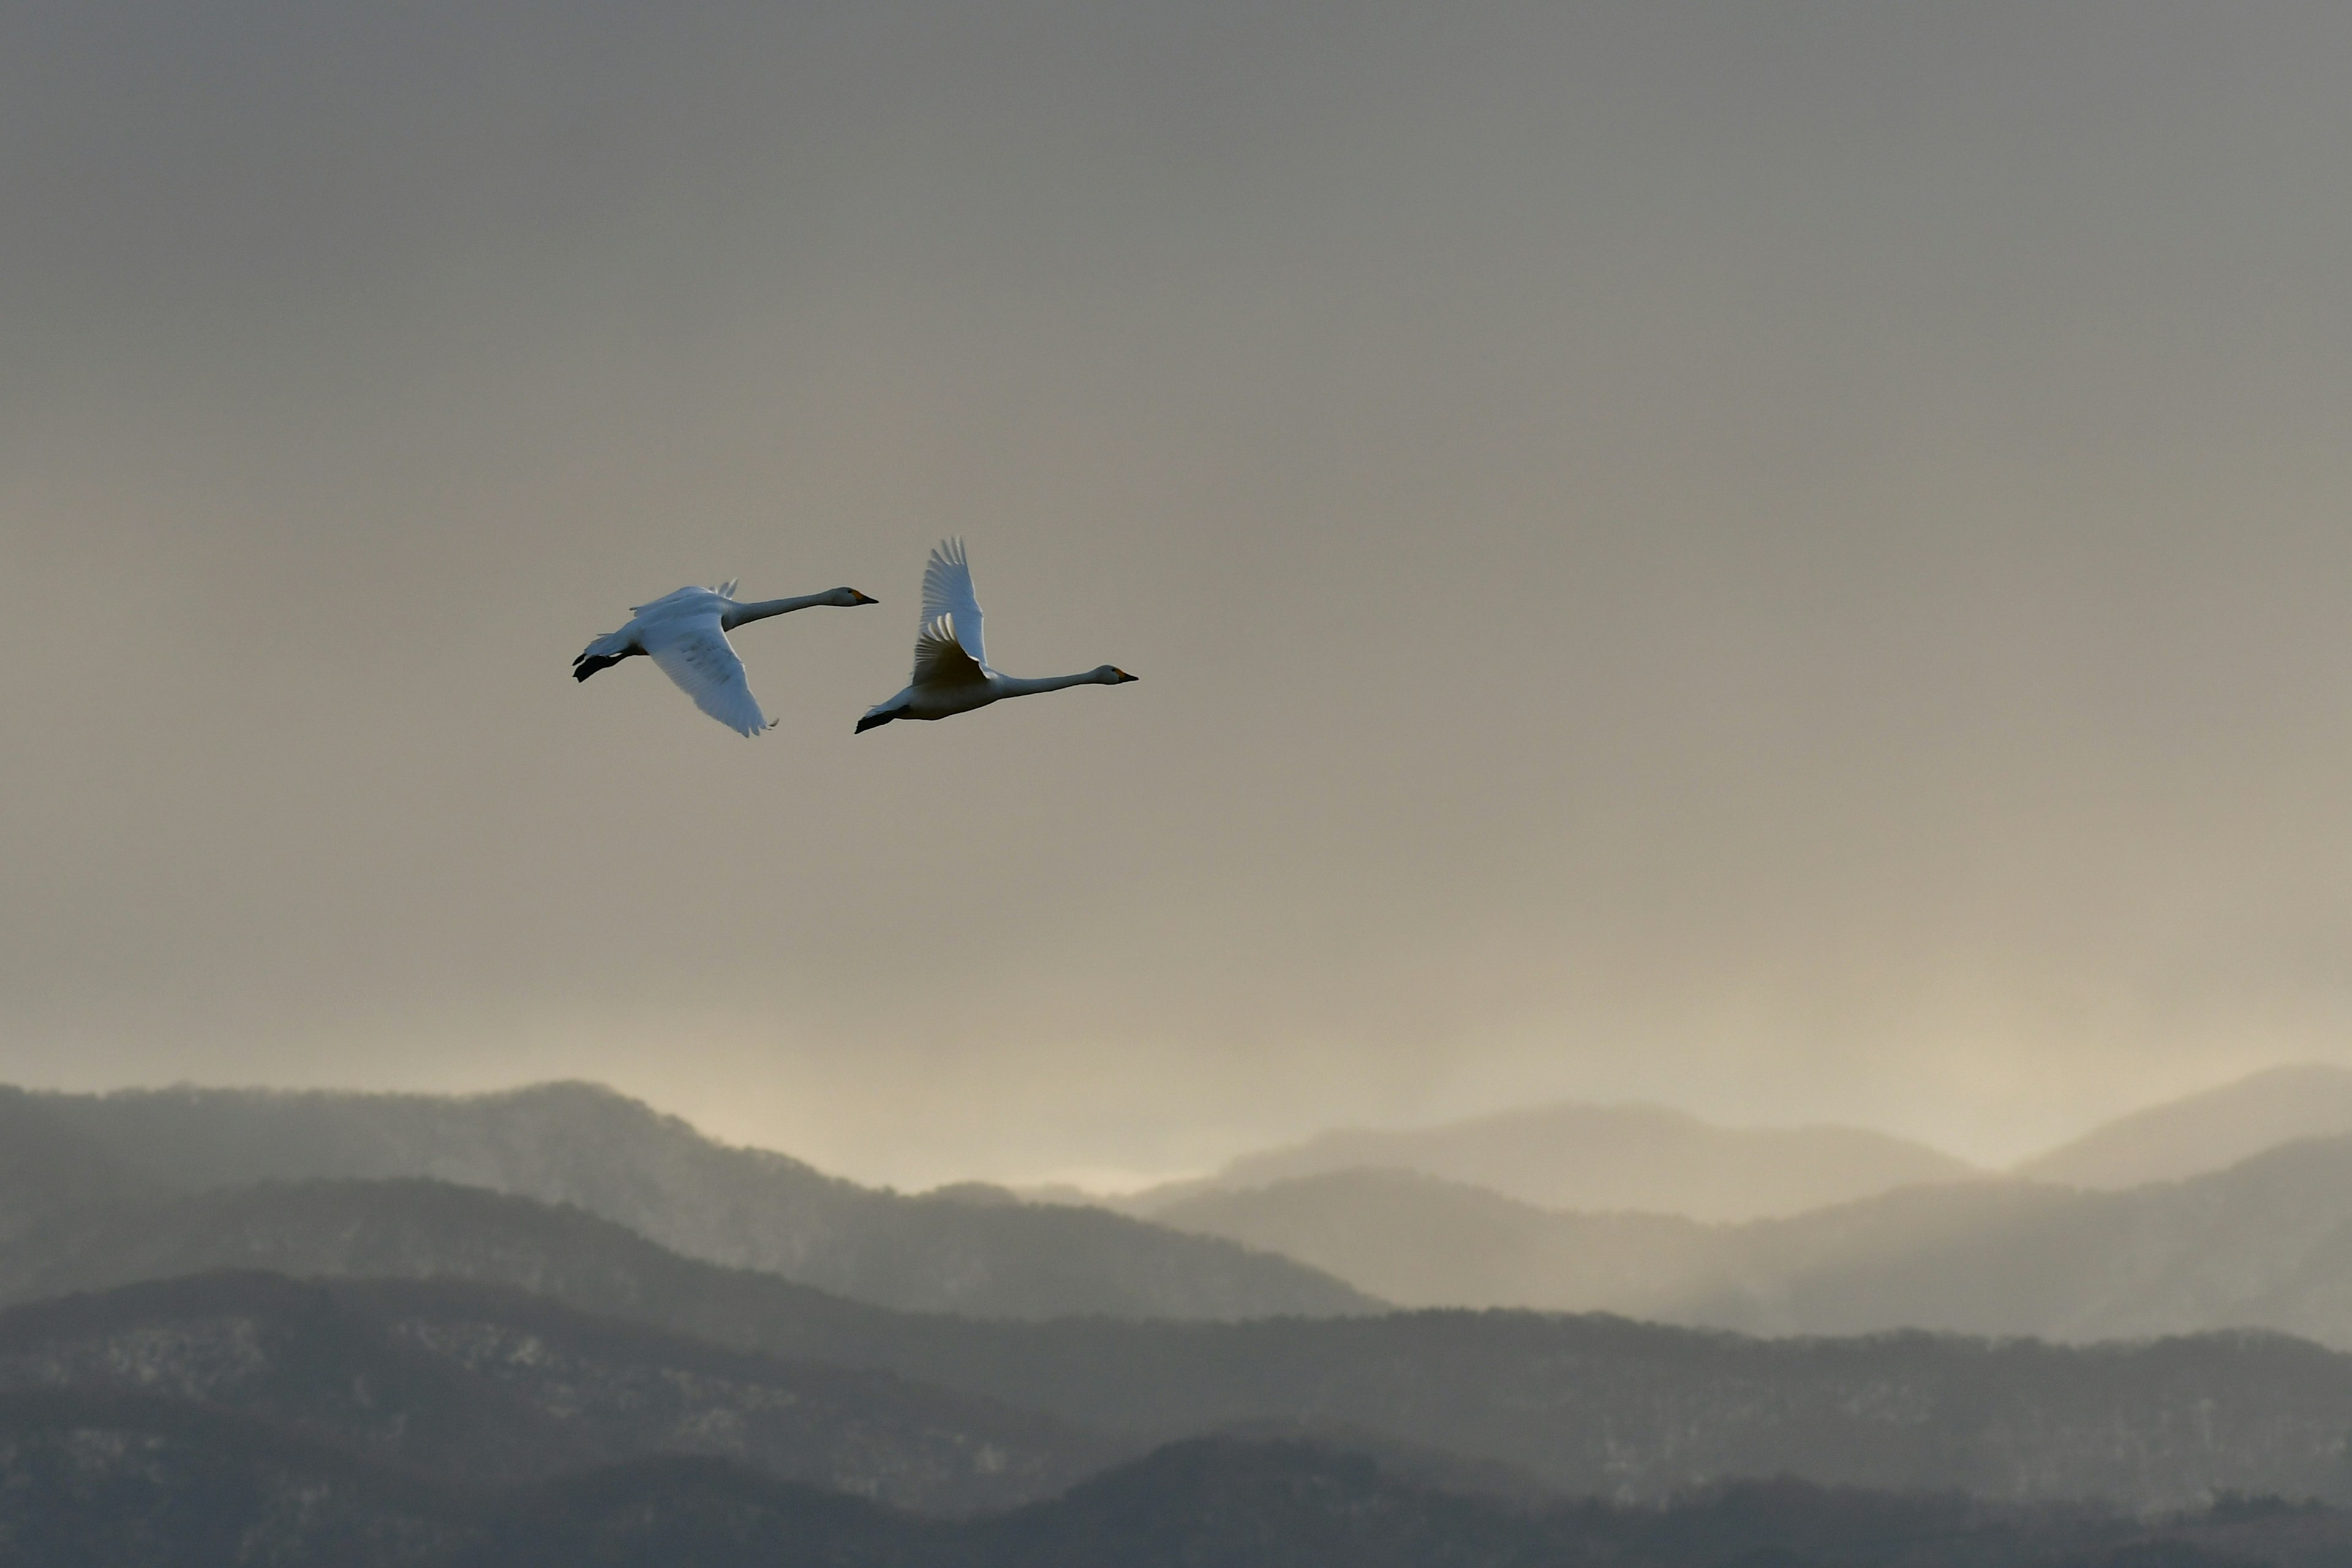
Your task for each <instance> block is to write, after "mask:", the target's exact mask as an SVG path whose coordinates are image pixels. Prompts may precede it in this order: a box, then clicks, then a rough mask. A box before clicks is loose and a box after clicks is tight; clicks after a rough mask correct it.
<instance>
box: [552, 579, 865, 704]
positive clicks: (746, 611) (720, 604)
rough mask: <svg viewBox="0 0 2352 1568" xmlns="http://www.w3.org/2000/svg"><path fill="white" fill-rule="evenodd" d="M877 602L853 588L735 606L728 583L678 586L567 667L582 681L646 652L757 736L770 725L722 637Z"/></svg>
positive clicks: (684, 687) (700, 699) (698, 697)
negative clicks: (795, 616)
mask: <svg viewBox="0 0 2352 1568" xmlns="http://www.w3.org/2000/svg"><path fill="white" fill-rule="evenodd" d="M875 603H877V601H876V600H873V599H869V598H867V597H866V595H863V594H861V593H859V592H858V591H857V590H856V589H855V588H835V589H833V590H831V591H830V592H827V593H823V594H803V595H801V596H800V597H799V598H796V599H761V600H757V601H755V602H754V603H751V604H748V605H747V604H741V603H739V602H738V601H737V599H736V597H735V584H734V583H733V581H732V580H730V581H729V582H727V583H724V584H720V585H719V587H716V588H680V589H679V590H678V591H677V593H675V594H664V595H662V596H661V597H660V598H658V599H656V600H655V601H654V602H653V603H652V604H650V605H635V606H634V607H633V608H632V609H631V610H630V612H629V614H630V620H629V624H628V625H627V626H623V627H622V628H621V629H620V630H619V631H617V632H606V633H605V634H604V636H603V637H598V638H597V639H596V640H595V641H594V642H592V643H590V644H589V645H588V646H587V647H586V648H585V649H583V651H582V653H581V655H580V657H579V658H575V659H573V660H572V679H574V680H585V679H588V678H589V677H590V676H592V675H593V674H595V673H596V672H597V671H598V670H600V669H609V668H612V667H613V666H614V665H616V664H618V663H620V662H621V661H622V660H623V659H625V658H635V657H636V656H637V655H639V654H644V655H646V657H648V658H651V659H652V660H653V661H654V663H656V664H657V665H659V666H660V667H661V672H662V673H663V674H664V675H667V676H668V677H669V678H670V679H672V680H674V681H676V682H677V686H678V689H679V690H681V691H683V692H685V693H686V694H687V695H688V697H691V698H693V699H694V705H695V706H696V707H697V708H699V709H701V710H703V711H704V712H705V713H708V714H709V715H710V716H711V717H712V718H713V719H716V720H718V721H719V722H720V723H721V724H724V725H726V726H727V727H728V728H729V729H730V730H733V731H736V732H737V733H739V734H744V735H756V734H759V733H760V732H761V731H763V730H765V729H766V728H767V727H768V725H769V723H770V720H769V718H768V716H767V715H766V714H765V713H762V712H761V711H760V701H759V699H758V698H756V697H753V696H752V695H751V682H750V681H748V680H746V679H743V661H742V660H741V659H740V658H736V657H735V648H734V645H732V644H731V643H730V642H729V641H728V640H727V634H728V633H729V632H730V631H733V630H734V629H735V628H736V627H737V626H741V625H742V624H743V623H744V622H746V621H761V620H765V619H767V618H768V617H769V616H783V615H790V614H791V613H792V612H793V611H794V610H805V609H808V608H810V607H811V606H812V605H840V606H842V607H843V608H845V609H846V608H848V607H849V606H850V605H871V604H875Z"/></svg>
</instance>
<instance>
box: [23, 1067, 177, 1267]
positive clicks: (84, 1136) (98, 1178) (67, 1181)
mask: <svg viewBox="0 0 2352 1568" xmlns="http://www.w3.org/2000/svg"><path fill="white" fill-rule="evenodd" d="M154 1191H156V1188H155V1186H154V1184H152V1183H151V1182H147V1181H143V1180H142V1179H141V1178H140V1177H139V1176H137V1175H135V1174H134V1173H132V1172H131V1170H130V1169H129V1168H128V1167H126V1166H125V1165H124V1164H123V1163H121V1161H119V1160H117V1159H116V1158H115V1157H114V1155H113V1154H112V1153H111V1152H109V1151H108V1149H107V1148H106V1146H105V1144H104V1143H103V1142H101V1141H100V1140H99V1139H98V1138H96V1137H93V1136H92V1135H90V1134H89V1133H88V1132H85V1131H81V1130H80V1129H79V1128H77V1127H74V1126H72V1125H70V1124H69V1123H68V1122H67V1121H64V1120H63V1119H61V1118H59V1117H58V1116H57V1115H55V1114H54V1113H53V1112H52V1111H51V1110H50V1109H49V1108H48V1107H47V1105H46V1104H45V1103H43V1101H41V1100H38V1099H37V1098H36V1097H34V1096H32V1095H29V1094H26V1092H25V1091H24V1090H23V1089H9V1088H6V1087H0V1241H5V1240H6V1239H7V1238H9V1237H15V1236H20V1235H22V1234H24V1233H25V1232H26V1230H29V1229H31V1228H33V1227H34V1226H38V1225H41V1224H43V1223H46V1222H48V1221H51V1220H54V1219H56V1218H57V1217H58V1216H59V1215H66V1214H70V1213H73V1212H75V1211H76V1210H78V1209H82V1208H88V1207H93V1206H99V1205H107V1204H112V1203H119V1202H121V1201H124V1200H126V1199H131V1198H137V1197H141V1196H146V1195H151V1194H152V1193H153V1192H154Z"/></svg>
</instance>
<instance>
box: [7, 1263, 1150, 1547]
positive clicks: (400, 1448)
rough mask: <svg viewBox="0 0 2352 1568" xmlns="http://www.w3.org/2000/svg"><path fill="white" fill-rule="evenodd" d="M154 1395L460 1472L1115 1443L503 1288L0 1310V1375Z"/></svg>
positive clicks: (260, 1294)
mask: <svg viewBox="0 0 2352 1568" xmlns="http://www.w3.org/2000/svg"><path fill="white" fill-rule="evenodd" d="M41 1387H47V1388H78V1389H84V1390H113V1391H116V1392H137V1393H151V1394H171V1395H173V1396H175V1397H179V1398H184V1399H190V1400H194V1401H199V1402H202V1403H205V1404H207V1405H214V1406H216V1407H220V1408H224V1409H231V1410H236V1411H238V1412H241V1413H244V1414H247V1415H255V1416H258V1417H264V1418H267V1419H269V1420H272V1421H277V1422H281V1423H287V1424H291V1425H295V1426H302V1427H306V1428H309V1429H310V1430H313V1431H316V1432H319V1433H322V1434H327V1435H331V1436H334V1437H336V1438H337V1439H340V1440H341V1441H342V1442H344V1443H346V1444H349V1445H351V1446H352V1447H357V1448H364V1449H369V1450H373V1451H375V1452H378V1453H380V1454H381V1455H383V1457H384V1458H388V1459H392V1460H395V1461H398V1462H400V1463H403V1464H406V1465H409V1466H412V1467H415V1468H419V1469H425V1470H432V1471H436V1472H438V1473H441V1474H444V1475H446V1476H449V1477H451V1478H453V1479H465V1480H470V1481H490V1480H522V1479H531V1478H540V1477H546V1476H550V1475H552V1474H554V1473H556V1472H558V1471H561V1470H565V1469H577V1468H582V1467H584V1466H589V1465H595V1464H607V1463H615V1462H619V1461H623V1460H627V1459H634V1458H643V1457H646V1456H648V1455H653V1454H661V1453H671V1454H678V1453H685V1454H703V1455H709V1456H714V1457H718V1458H728V1459H732V1460H735V1461H737V1462H740V1463H741V1464H744V1465H746V1466H748V1467H750V1468H753V1469H756V1470H758V1471H760V1472H761V1473H762V1474H766V1475H770V1476H774V1477H778V1478H781V1479H789V1480H800V1481H806V1482H809V1483H811V1484H814V1485H820V1486H824V1487H826V1488H828V1489H835V1490H843V1491H850V1492H856V1493H858V1494H861V1495H865V1496H871V1497H878V1498H882V1499H885V1500H890V1501H894V1502H898V1503H900V1504H903V1505H905V1506H908V1507H912V1508H919V1509H923V1510H930V1511H939V1512H962V1511H970V1510H974V1509H979V1508H983V1507H999V1508H1001V1507H1004V1506H1007V1505H1010V1504H1013V1503H1016V1502H1021V1501H1024V1500H1029V1499H1032V1498H1038V1497H1044V1496H1047V1495H1050V1494H1051V1493H1053V1492H1055V1491H1058V1490H1060V1489H1062V1488H1063V1487H1065V1486H1066V1485H1067V1484H1068V1483H1069V1482H1070V1481H1072V1480H1074V1479H1076V1478H1077V1477H1079V1476H1081V1475H1084V1474H1087V1473H1089V1472H1091V1471H1093V1470H1096V1469H1099V1468H1101V1467H1102V1466H1103V1465H1104V1464H1106V1463H1108V1462H1110V1461H1111V1460H1113V1459H1116V1458H1123V1457H1125V1455H1126V1454H1127V1453H1128V1452H1130V1451H1131V1446H1128V1445H1119V1444H1115V1443H1112V1442H1109V1441H1108V1440H1105V1439H1103V1438H1099V1437H1097V1436H1092V1435H1088V1434H1084V1433H1079V1432H1076V1431H1074V1430H1072V1429H1070V1428H1068V1427H1067V1426H1063V1425H1062V1424H1059V1423H1056V1422H1054V1421H1050V1420H1047V1419H1045V1418H1043V1417H1039V1416H1034V1415H1027V1414H1025V1413H1023V1412H1019V1411H1015V1410H1013V1409H1010V1408H1008V1407H1006V1406H1003V1405H999V1404H996V1403H994V1402H992V1401H988V1400H984V1399H979V1398H974V1397H972V1396H971V1395H968V1394H950V1393H948V1392H946V1391H944V1390H940V1389H934V1388H925V1387H921V1386H919V1385H916V1384H908V1383H906V1382H904V1381H902V1380H900V1379H898V1378H897V1377H895V1376H893V1375H891V1374H890V1373H885V1372H876V1371H857V1370H853V1369H849V1368H843V1367H835V1366H828V1365H819V1364H813V1363H785V1362H779V1361H776V1360H773V1359H771V1358H767V1357H762V1356H758V1355H752V1354H747V1353H744V1352H732V1351H728V1350H724V1349H721V1348H719V1347H718V1346H716V1345H712V1344H709V1343H708V1342H701V1341H696V1340H691V1339H685V1338H681V1337H679V1336H677V1335H673V1334H666V1333H662V1332H659V1331H654V1330H650V1329H646V1328H644V1327H640V1326H636V1325H633V1324H629V1323H625V1322H621V1321H615V1320H611V1319H601V1318H591V1317H586V1316H583V1315H582V1314H580V1313H577V1312H573V1311H570V1310H565V1309H563V1308H562V1307H559V1306H557V1305H555V1304H553V1303H551V1302H549V1301H546V1300H541V1299H539V1298H535V1297H530V1296H527V1295H523V1294H520V1293H519V1292H515V1291H511V1290H503V1289H492V1288H487V1287H482V1286H474V1285H465V1284H458V1283H450V1282H442V1281H420V1282H415V1283H390V1282H387V1283H382V1284H377V1285H374V1286H372V1287H362V1288H344V1289H330V1288H327V1287H322V1286H319V1285H310V1284H300V1283H297V1282H295V1281H293V1280H290V1279H285V1278H283V1277H280V1276H276V1275H267V1274H215V1275H204V1276H198V1277H195V1278H193V1279H174V1280H169V1281H163V1282H160V1283H155V1284H144V1285H133V1286H127V1287H123V1288H121V1289H116V1290H112V1291H108V1292H105V1293H103V1294H100V1295H77V1296H70V1297H66V1298H63V1299H59V1300H48V1301H43V1302H39V1303H37V1304H34V1305H30V1306H25V1307H18V1308H15V1309H13V1310H8V1311H6V1312H5V1313H0V1390H9V1389H26V1388H41Z"/></svg>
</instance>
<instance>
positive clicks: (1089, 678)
mask: <svg viewBox="0 0 2352 1568" xmlns="http://www.w3.org/2000/svg"><path fill="white" fill-rule="evenodd" d="M996 679H997V680H998V682H999V683H1000V686H999V690H1000V692H1001V694H1002V695H1003V696H1006V697H1027V696H1029V695H1031V694H1032V693H1034V692H1039V691H1059V690H1061V689H1062V688H1064V687H1066V686H1099V685H1101V684H1102V678H1101V677H1100V676H1099V675H1098V674H1097V673H1096V672H1095V671H1093V670H1091V669H1090V670H1088V671H1087V672H1086V673H1085V674H1084V675H1041V676H1038V677H1037V678H1036V679H1031V680H1024V679H1022V678H1021V677H1019V676H1017V675H1000V676H998V677H997V678H996Z"/></svg>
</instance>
